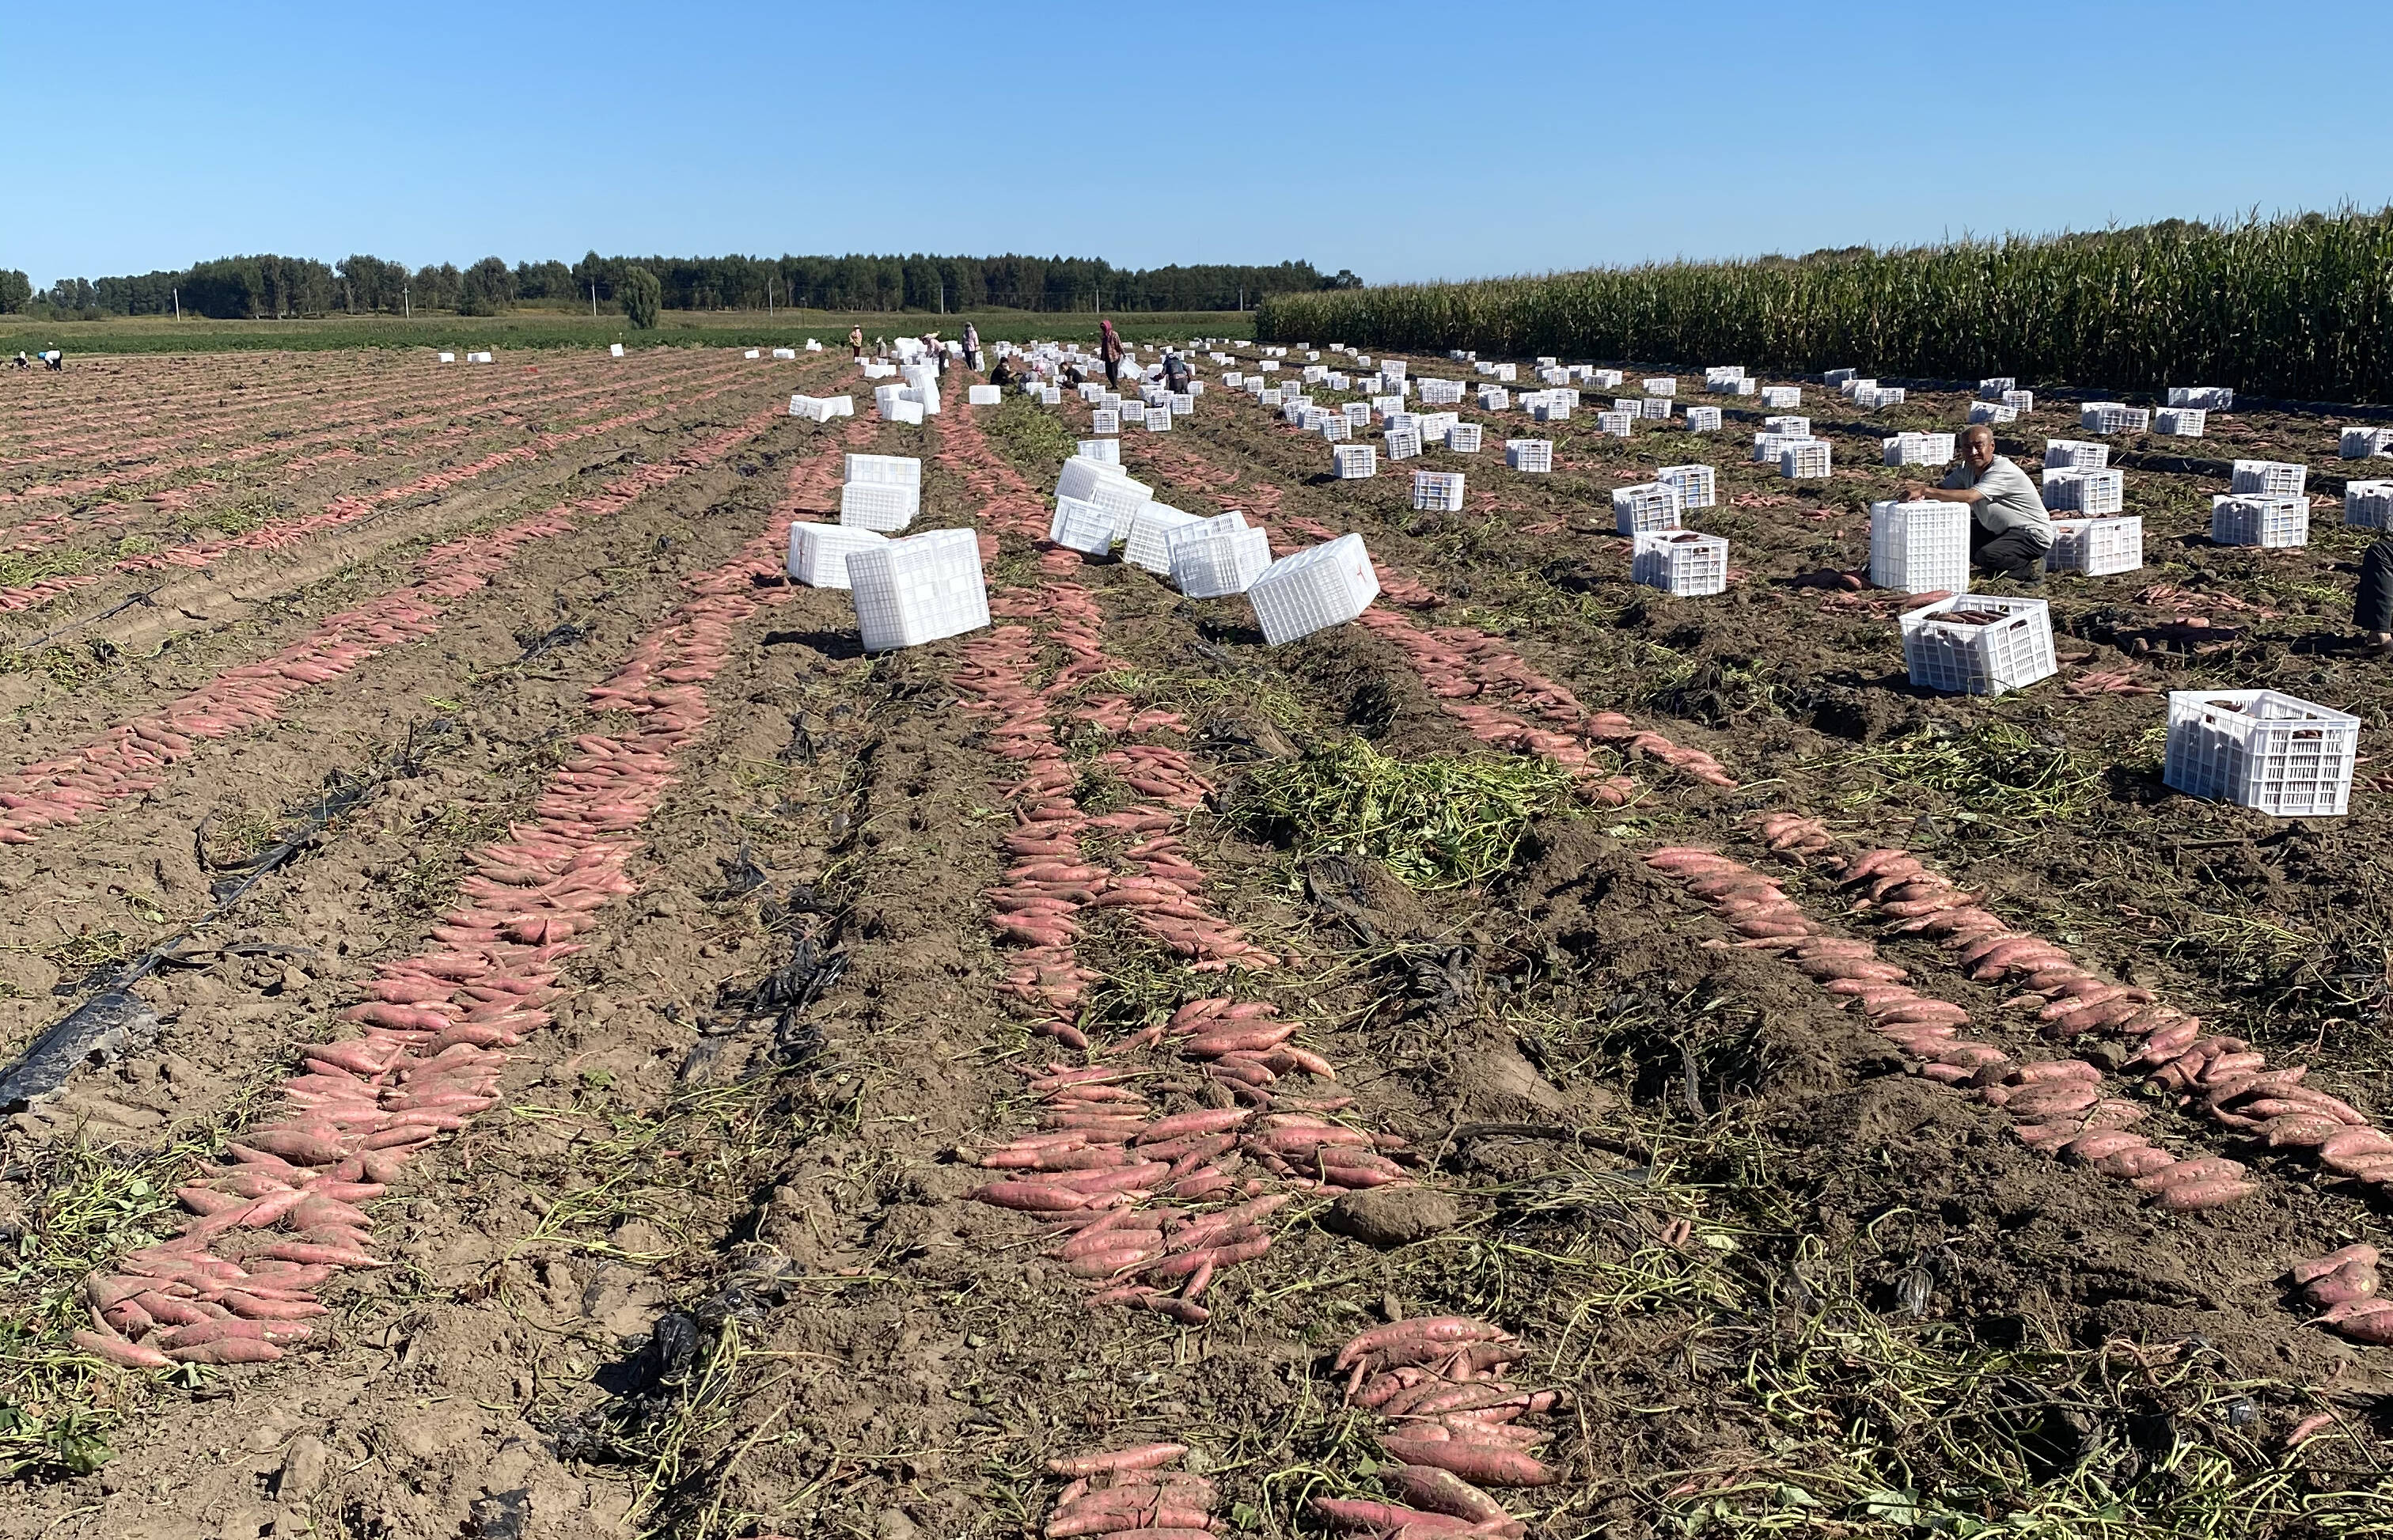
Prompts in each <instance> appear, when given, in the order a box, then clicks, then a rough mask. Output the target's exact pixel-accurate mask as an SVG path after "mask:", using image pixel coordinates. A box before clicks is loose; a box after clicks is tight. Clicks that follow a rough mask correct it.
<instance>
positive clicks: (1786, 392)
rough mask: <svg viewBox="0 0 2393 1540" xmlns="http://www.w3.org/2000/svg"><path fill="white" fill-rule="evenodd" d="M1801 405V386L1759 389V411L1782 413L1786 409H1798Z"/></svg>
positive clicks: (1768, 386) (1764, 387) (1778, 386)
mask: <svg viewBox="0 0 2393 1540" xmlns="http://www.w3.org/2000/svg"><path fill="white" fill-rule="evenodd" d="M1802 404H1803V387H1802V386H1801V385H1763V386H1762V387H1761V409H1762V410H1763V411H1785V410H1786V409H1787V408H1788V407H1799V406H1801V405H1802Z"/></svg>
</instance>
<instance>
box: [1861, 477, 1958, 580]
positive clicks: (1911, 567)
mask: <svg viewBox="0 0 2393 1540" xmlns="http://www.w3.org/2000/svg"><path fill="white" fill-rule="evenodd" d="M1869 581H1870V586H1871V587H1873V588H1899V589H1901V590H1903V592H1904V593H1906V594H1933V593H1937V592H1940V591H1941V592H1942V593H1946V594H1959V593H1962V592H1964V591H1966V590H1967V589H1968V586H1969V510H1968V506H1967V505H1966V504H1964V503H1959V502H1934V501H1931V500H1929V499H1926V498H1922V499H1921V500H1920V501H1918V502H1873V503H1871V504H1870V560H1869Z"/></svg>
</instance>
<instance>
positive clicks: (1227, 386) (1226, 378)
mask: <svg viewBox="0 0 2393 1540" xmlns="http://www.w3.org/2000/svg"><path fill="white" fill-rule="evenodd" d="M1222 388H1223V390H1244V389H1246V388H1247V376H1246V373H1245V372H1244V371H1242V370H1236V369H1234V370H1231V371H1230V372H1228V373H1226V374H1224V375H1223V376H1222Z"/></svg>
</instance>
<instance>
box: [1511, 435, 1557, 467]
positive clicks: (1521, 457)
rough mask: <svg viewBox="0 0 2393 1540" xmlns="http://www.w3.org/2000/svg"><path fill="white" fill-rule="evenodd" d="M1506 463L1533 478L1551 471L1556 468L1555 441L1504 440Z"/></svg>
mask: <svg viewBox="0 0 2393 1540" xmlns="http://www.w3.org/2000/svg"><path fill="white" fill-rule="evenodd" d="M1504 463H1506V464H1507V465H1510V466H1511V467H1512V469H1514V470H1516V471H1522V472H1525V473H1527V474H1529V475H1532V476H1537V475H1542V474H1544V473H1546V472H1548V471H1550V470H1552V469H1553V468H1554V444H1553V440H1552V439H1550V438H1507V439H1505V440H1504Z"/></svg>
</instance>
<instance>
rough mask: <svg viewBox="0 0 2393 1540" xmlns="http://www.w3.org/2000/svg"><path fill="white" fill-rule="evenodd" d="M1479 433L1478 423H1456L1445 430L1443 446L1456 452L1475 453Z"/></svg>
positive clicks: (1477, 446) (1477, 447) (1477, 450)
mask: <svg viewBox="0 0 2393 1540" xmlns="http://www.w3.org/2000/svg"><path fill="white" fill-rule="evenodd" d="M1479 434H1480V427H1479V424H1476V423H1457V424H1454V426H1452V427H1450V428H1448V429H1446V430H1445V447H1446V448H1447V449H1449V450H1453V451H1454V452H1455V453H1457V454H1477V453H1478V452H1479Z"/></svg>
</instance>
